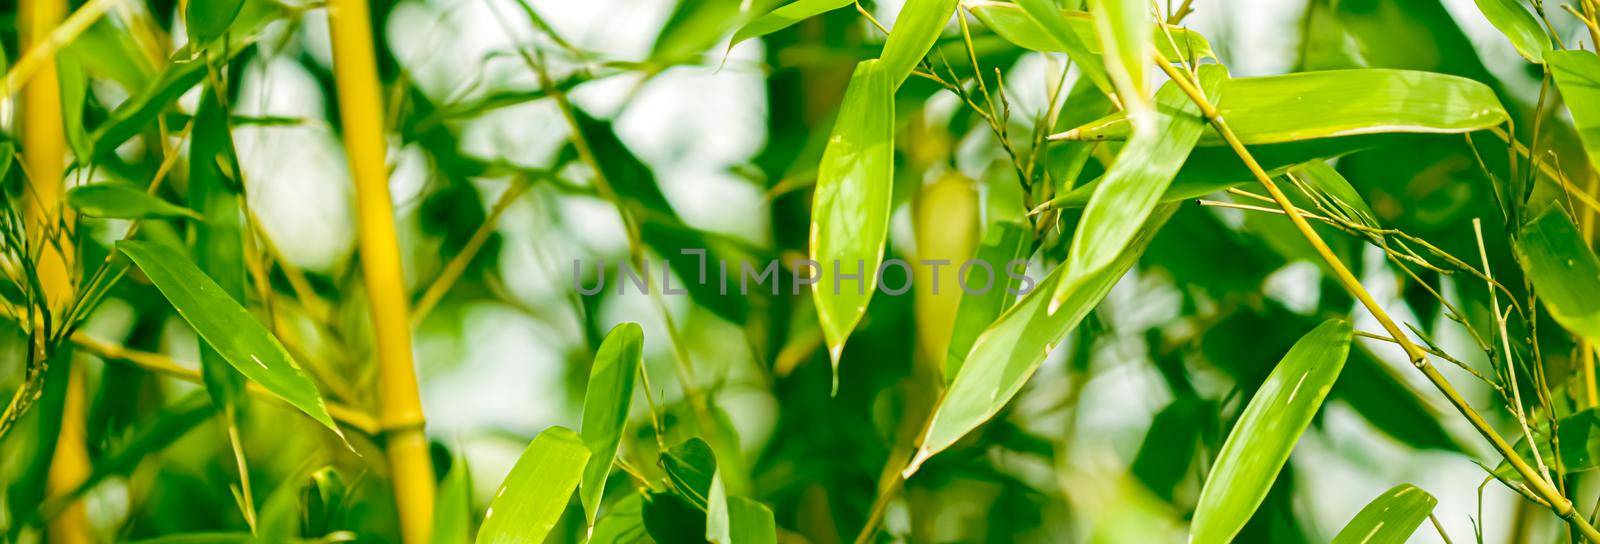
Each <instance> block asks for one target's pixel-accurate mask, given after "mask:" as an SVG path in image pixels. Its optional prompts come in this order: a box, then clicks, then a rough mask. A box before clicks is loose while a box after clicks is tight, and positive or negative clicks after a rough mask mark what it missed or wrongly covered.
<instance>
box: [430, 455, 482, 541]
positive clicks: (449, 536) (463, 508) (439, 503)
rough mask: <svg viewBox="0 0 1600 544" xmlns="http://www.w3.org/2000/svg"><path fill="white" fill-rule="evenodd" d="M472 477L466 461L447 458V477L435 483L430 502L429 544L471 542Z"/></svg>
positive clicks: (461, 458)
mask: <svg viewBox="0 0 1600 544" xmlns="http://www.w3.org/2000/svg"><path fill="white" fill-rule="evenodd" d="M471 537H472V476H471V472H470V471H468V470H467V458H466V457H464V456H462V455H460V454H459V453H458V454H457V455H455V456H454V457H452V458H451V462H450V473H449V474H446V475H445V477H444V481H441V482H439V494H438V496H436V497H434V500H433V535H432V536H431V537H430V540H429V542H432V543H433V544H467V543H468V542H471V541H472V538H471Z"/></svg>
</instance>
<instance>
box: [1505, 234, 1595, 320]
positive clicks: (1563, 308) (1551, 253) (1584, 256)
mask: <svg viewBox="0 0 1600 544" xmlns="http://www.w3.org/2000/svg"><path fill="white" fill-rule="evenodd" d="M1515 247H1516V253H1517V261H1519V262H1521V263H1522V269H1523V270H1525V271H1527V273H1528V279H1529V280H1531V281H1532V282H1533V287H1534V289H1535V290H1536V291H1537V292H1538V293H1539V302H1542V303H1544V307H1545V308H1547V309H1549V310H1550V317H1552V318H1554V319H1555V320H1556V323H1560V324H1561V326H1562V327H1566V328H1567V330H1569V331H1572V333H1573V334H1576V335H1578V336H1579V337H1581V338H1583V339H1585V340H1588V341H1589V344H1590V345H1591V346H1600V290H1596V289H1595V285H1596V283H1597V282H1600V259H1597V258H1596V257H1595V254H1594V251H1593V250H1590V249H1589V244H1587V243H1585V242H1584V238H1583V235H1582V234H1581V233H1579V232H1578V227H1577V226H1575V225H1573V224H1572V218H1571V217H1569V216H1567V212H1566V210H1563V209H1562V208H1561V207H1560V206H1559V205H1555V204H1552V205H1551V206H1550V207H1549V208H1546V209H1545V210H1544V212H1543V213H1540V214H1539V215H1538V216H1537V217H1534V218H1533V220H1532V221H1529V222H1528V224H1526V225H1523V226H1522V230H1521V231H1520V233H1519V234H1518V235H1517V239H1516V242H1515Z"/></svg>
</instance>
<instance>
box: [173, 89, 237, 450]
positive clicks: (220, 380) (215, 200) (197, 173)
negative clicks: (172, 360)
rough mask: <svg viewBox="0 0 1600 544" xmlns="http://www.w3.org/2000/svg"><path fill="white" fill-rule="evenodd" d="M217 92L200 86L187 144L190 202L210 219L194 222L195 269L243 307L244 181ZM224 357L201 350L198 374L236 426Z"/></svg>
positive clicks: (233, 379)
mask: <svg viewBox="0 0 1600 544" xmlns="http://www.w3.org/2000/svg"><path fill="white" fill-rule="evenodd" d="M219 94H220V90H219V89H217V88H216V87H213V86H212V85H211V84H210V83H206V84H203V85H201V86H200V105H199V107H198V108H197V109H196V111H195V117H194V124H193V128H192V129H190V130H191V133H192V134H193V136H194V137H193V139H192V142H191V143H190V144H189V187H188V195H187V199H188V203H189V206H190V207H192V208H194V209H196V210H199V211H200V213H201V214H202V215H204V216H205V217H206V218H207V221H205V222H203V223H200V222H197V223H193V224H191V225H190V232H191V233H192V234H193V237H192V238H191V240H192V243H193V251H194V256H195V258H194V261H195V266H197V267H199V269H200V271H201V272H204V273H205V275H206V276H207V277H210V278H211V279H212V280H215V281H216V282H217V286H218V287H221V288H222V291H223V293H225V294H227V295H228V296H229V297H230V298H232V299H233V300H234V301H236V302H238V303H240V304H244V301H245V284H246V282H247V280H246V276H247V274H246V272H245V266H244V211H243V208H242V207H241V205H240V204H239V201H240V198H241V196H242V195H241V194H240V188H241V187H242V182H241V180H240V179H239V174H238V171H239V167H238V163H239V161H238V158H237V156H236V155H235V153H234V149H233V134H232V133H231V132H230V129H229V127H228V112H227V110H226V109H225V108H224V107H223V106H222V101H221V97H220V96H219ZM225 358H226V357H224V356H222V355H221V354H219V353H217V351H216V350H213V349H211V348H209V347H207V346H200V371H201V373H202V375H203V377H204V378H205V385H206V391H207V392H209V393H210V394H211V398H212V400H213V401H215V402H216V403H217V409H218V411H219V412H221V413H222V415H223V419H224V421H226V422H227V424H229V425H233V424H234V423H233V422H234V419H235V418H236V414H235V413H234V412H235V411H236V410H237V409H238V406H240V405H241V404H240V403H239V399H240V398H241V397H242V396H243V395H244V378H242V377H240V376H239V374H238V373H236V372H233V371H231V370H229V369H228V365H227V364H226V363H225V361H224V359H225Z"/></svg>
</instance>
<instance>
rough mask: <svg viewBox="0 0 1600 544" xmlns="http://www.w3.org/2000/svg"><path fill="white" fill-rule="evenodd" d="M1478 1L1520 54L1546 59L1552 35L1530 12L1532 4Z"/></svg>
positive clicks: (1539, 60) (1511, 0)
mask: <svg viewBox="0 0 1600 544" xmlns="http://www.w3.org/2000/svg"><path fill="white" fill-rule="evenodd" d="M1477 2H1478V11H1482V12H1483V16H1484V18H1486V19H1488V20H1489V24H1492V25H1494V27H1495V28H1497V29H1499V30H1500V33H1501V34H1505V35H1506V38H1507V39H1510V40H1511V46H1512V47H1515V48H1516V49H1517V54H1519V55H1522V58H1525V59H1528V61H1529V62H1534V63H1539V64H1543V63H1544V55H1545V53H1548V52H1550V37H1549V36H1548V35H1546V34H1545V33H1544V27H1543V26H1541V25H1540V24H1539V21H1538V20H1537V19H1534V18H1533V14H1532V13H1529V12H1528V8H1525V7H1523V6H1522V3H1521V2H1519V1H1518V0H1477ZM1591 56H1593V54H1591Z"/></svg>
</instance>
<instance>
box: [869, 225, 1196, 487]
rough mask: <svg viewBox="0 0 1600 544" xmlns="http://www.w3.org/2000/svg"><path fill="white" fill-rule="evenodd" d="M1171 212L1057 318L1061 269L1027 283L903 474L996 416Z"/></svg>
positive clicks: (943, 403) (959, 377) (975, 353)
mask: <svg viewBox="0 0 1600 544" xmlns="http://www.w3.org/2000/svg"><path fill="white" fill-rule="evenodd" d="M1176 209H1177V207H1176V206H1172V205H1167V206H1162V207H1160V208H1158V209H1157V210H1156V211H1155V212H1154V213H1152V214H1151V216H1150V218H1149V219H1148V220H1146V221H1145V225H1144V227H1143V228H1142V229H1140V231H1139V234H1138V235H1137V236H1136V237H1135V238H1134V239H1133V240H1132V241H1131V242H1130V243H1129V244H1128V245H1127V247H1126V249H1125V250H1124V251H1123V252H1122V254H1121V255H1119V256H1118V257H1117V260H1116V261H1115V262H1113V263H1112V265H1111V266H1109V267H1107V268H1104V269H1102V270H1101V271H1100V272H1099V273H1097V274H1095V275H1094V276H1093V277H1091V278H1085V281H1082V282H1080V283H1079V285H1078V287H1077V288H1076V289H1075V290H1073V291H1072V292H1071V293H1069V295H1068V296H1067V298H1066V301H1065V302H1064V303H1063V304H1062V305H1061V307H1060V308H1058V309H1057V311H1056V312H1054V313H1051V312H1048V302H1049V300H1050V294H1051V293H1053V292H1055V286H1056V284H1057V283H1059V282H1060V280H1061V277H1062V275H1063V271H1064V270H1065V267H1057V268H1056V269H1055V271H1053V272H1051V273H1050V275H1049V276H1047V277H1046V278H1045V279H1044V280H1043V281H1041V282H1039V284H1038V285H1037V286H1035V285H1034V284H1033V283H1032V281H1033V280H1031V279H1029V280H1025V281H1024V282H1023V285H1022V287H1021V289H1022V290H1024V291H1027V292H1028V295H1027V296H1025V297H1023V298H1022V300H1021V301H1019V302H1017V304H1016V305H1015V306H1012V307H1011V309H1010V310H1007V311H1006V312H1005V313H1004V314H1001V315H1000V318H999V319H997V320H995V322H994V324H993V325H990V326H989V328H988V329H987V330H985V331H984V332H983V334H982V335H979V336H978V339H977V341H975V342H974V343H973V345H972V351H971V352H970V353H968V354H967V357H966V362H964V363H963V364H962V365H961V370H960V371H959V372H957V373H956V376H955V380H954V381H952V382H951V383H950V388H949V389H948V390H947V391H946V392H945V395H944V398H942V399H940V400H939V404H938V406H936V407H935V408H934V412H933V416H932V420H931V421H930V422H929V425H928V431H927V433H926V436H925V437H924V438H923V442H922V445H921V446H919V447H918V450H917V454H916V456H915V457H913V458H912V461H911V464H910V465H908V466H907V467H906V468H905V470H904V471H902V473H901V474H902V475H904V476H905V477H908V478H909V477H910V476H911V475H912V474H915V473H916V471H917V469H918V468H920V467H921V465H922V463H923V462H925V461H927V459H928V458H929V457H932V456H933V455H935V454H937V453H939V452H941V451H944V450H945V449H946V448H949V447H950V446H951V445H952V444H955V443H956V441H957V440H960V439H961V437H963V436H966V434H967V433H969V432H971V431H972V430H973V429H976V428H977V427H978V426H979V425H982V424H983V423H984V422H985V421H988V420H989V418H991V417H994V415H995V414H997V413H999V412H1000V409H1001V408H1003V407H1005V405H1006V403H1008V402H1010V401H1011V398H1012V397H1014V396H1016V394H1017V391H1019V390H1021V389H1022V385H1023V384H1024V383H1027V381H1028V378H1030V377H1032V376H1033V373H1034V372H1035V371H1037V370H1038V369H1039V365H1040V364H1041V363H1043V362H1044V360H1045V358H1046V357H1049V356H1050V352H1052V351H1054V350H1055V348H1056V346H1057V345H1059V344H1060V342H1061V341H1062V340H1063V339H1065V338H1066V336H1067V333H1069V332H1072V329H1073V328H1075V327H1077V326H1078V323H1079V322H1081V321H1083V318H1084V317H1085V316H1087V315H1089V311H1090V310H1092V309H1094V307H1095V306H1096V305H1099V304H1100V301H1101V299H1104V298H1105V296H1106V294H1107V293H1109V292H1111V286H1112V285H1115V284H1116V282H1117V280H1118V279H1119V278H1121V277H1122V274H1123V273H1125V272H1127V271H1128V268H1130V267H1132V266H1133V263H1134V262H1135V261H1137V260H1139V255H1141V254H1143V253H1144V249H1145V247H1146V246H1148V245H1149V244H1150V240H1151V239H1152V238H1154V237H1155V232H1156V231H1157V230H1160V228H1161V225H1163V224H1165V223H1166V221H1167V219H1168V218H1169V217H1171V216H1172V212H1173V211H1174V210H1176Z"/></svg>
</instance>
